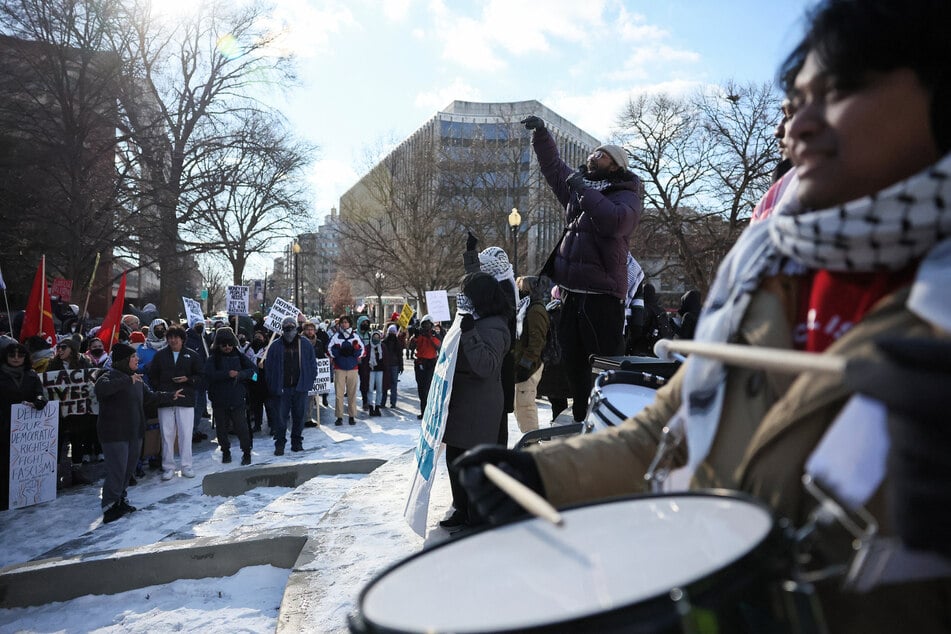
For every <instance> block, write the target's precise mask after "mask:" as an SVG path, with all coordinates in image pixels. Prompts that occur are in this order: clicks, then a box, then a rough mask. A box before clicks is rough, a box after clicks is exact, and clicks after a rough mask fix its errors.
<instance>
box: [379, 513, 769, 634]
mask: <svg viewBox="0 0 951 634" xmlns="http://www.w3.org/2000/svg"><path fill="white" fill-rule="evenodd" d="M562 515H563V517H564V525H563V526H554V525H552V524H550V523H548V522H545V521H542V520H538V519H529V520H524V521H521V522H517V523H514V524H508V525H505V526H501V527H497V528H494V529H491V530H486V531H482V532H480V533H477V534H474V535H472V536H469V537H464V538H462V539H459V540H457V541H450V542H446V543H444V544H441V545H439V546H437V547H434V548H432V549H430V550H428V551H423V552H421V553H419V554H417V555H414V556H413V557H411V558H409V559H407V560H405V561H404V562H402V563H400V564H397V565H396V566H394V567H393V568H391V569H389V570H388V571H386V572H385V573H383V574H382V575H381V576H380V577H378V578H377V579H376V580H375V581H373V582H372V583H371V584H370V585H369V586H368V587H367V588H365V589H364V591H363V593H362V594H361V598H360V614H361V616H362V617H363V619H364V621H365V622H366V623H367V624H368V625H372V626H375V627H377V628H379V629H381V630H401V631H414V632H424V631H425V632H441V631H452V632H486V631H500V630H518V629H526V628H530V627H539V626H543V625H548V624H557V623H565V622H568V621H577V620H579V619H583V618H585V617H587V616H592V615H597V614H599V613H603V612H606V611H609V610H614V609H618V608H622V607H625V606H630V605H633V604H636V603H638V602H641V601H644V600H647V599H651V598H654V597H658V596H662V595H665V594H667V593H668V592H669V591H670V589H671V588H674V587H685V586H687V585H689V584H690V583H691V582H692V581H695V580H698V579H702V578H703V577H706V576H708V575H710V574H711V573H714V572H715V571H717V570H719V569H721V568H723V567H724V566H727V565H729V564H730V563H732V562H734V561H736V560H737V559H739V558H741V557H742V556H743V555H745V554H747V553H749V552H750V551H752V550H753V549H754V548H756V546H757V545H758V544H760V543H761V542H763V541H764V540H765V539H766V537H767V536H768V535H769V533H770V531H771V529H772V526H773V520H772V517H771V515H770V513H769V511H768V510H767V509H766V508H765V507H763V506H762V505H760V504H758V503H755V502H753V501H751V500H748V499H746V498H742V497H738V496H719V495H706V494H686V495H668V496H651V497H640V498H630V499H621V500H615V501H611V502H606V503H601V504H594V505H589V506H583V507H576V508H573V509H569V510H566V511H563V513H562Z"/></svg>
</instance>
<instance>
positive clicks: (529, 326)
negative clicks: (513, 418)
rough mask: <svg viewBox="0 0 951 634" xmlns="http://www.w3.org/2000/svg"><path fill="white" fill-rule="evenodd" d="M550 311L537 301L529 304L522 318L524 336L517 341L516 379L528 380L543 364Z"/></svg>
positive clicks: (515, 357)
mask: <svg viewBox="0 0 951 634" xmlns="http://www.w3.org/2000/svg"><path fill="white" fill-rule="evenodd" d="M548 326H549V324H548V311H547V310H545V304H544V303H542V302H540V301H537V302H532V303H531V304H529V306H528V311H527V312H526V313H525V318H524V319H523V320H522V336H521V337H519V339H518V341H516V342H515V349H514V355H513V356H514V359H515V380H516V382H519V383H520V382H522V381H527V380H528V378H529V377H530V376H532V375H533V374H534V373H535V370H537V369H538V366H540V365H541V364H542V350H544V349H545V342H546V341H547V339H548Z"/></svg>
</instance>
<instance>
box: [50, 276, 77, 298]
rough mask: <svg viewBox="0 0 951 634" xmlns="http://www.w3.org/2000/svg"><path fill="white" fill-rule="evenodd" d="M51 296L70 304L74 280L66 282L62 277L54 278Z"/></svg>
mask: <svg viewBox="0 0 951 634" xmlns="http://www.w3.org/2000/svg"><path fill="white" fill-rule="evenodd" d="M50 295H56V296H57V297H59V299H60V301H62V302H68V301H69V300H71V299H72V298H73V280H64V279H63V278H61V277H54V278H53V285H52V286H51V287H50Z"/></svg>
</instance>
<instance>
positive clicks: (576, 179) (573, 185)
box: [565, 165, 588, 192]
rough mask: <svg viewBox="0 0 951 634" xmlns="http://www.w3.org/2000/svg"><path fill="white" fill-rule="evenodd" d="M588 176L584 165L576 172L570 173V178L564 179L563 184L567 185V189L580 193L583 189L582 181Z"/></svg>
mask: <svg viewBox="0 0 951 634" xmlns="http://www.w3.org/2000/svg"><path fill="white" fill-rule="evenodd" d="M587 176H588V168H587V166H585V165H581V166H579V167H578V171H576V172H574V173H572V175H571V176H569V177H568V178H566V179H565V182H566V183H568V189H570V190H571V191H575V192H580V191H581V190H582V189H584V179H585V178H587Z"/></svg>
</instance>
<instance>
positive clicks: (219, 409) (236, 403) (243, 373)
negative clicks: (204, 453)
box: [205, 327, 257, 465]
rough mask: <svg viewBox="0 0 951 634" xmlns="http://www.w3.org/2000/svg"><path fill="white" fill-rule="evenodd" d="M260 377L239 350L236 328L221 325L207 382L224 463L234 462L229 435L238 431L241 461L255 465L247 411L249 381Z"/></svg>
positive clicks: (210, 358) (211, 357) (208, 366)
mask: <svg viewBox="0 0 951 634" xmlns="http://www.w3.org/2000/svg"><path fill="white" fill-rule="evenodd" d="M256 376H257V373H256V372H255V370H254V364H253V363H251V360H250V359H248V357H247V356H245V355H243V354H241V352H239V351H238V339H237V338H236V337H235V336H234V331H233V330H231V328H228V327H223V328H219V329H218V330H217V331H216V332H215V342H214V344H212V346H211V354H210V356H209V357H208V361H206V362H205V381H206V382H207V384H208V396H209V397H210V399H211V407H212V412H213V413H214V417H215V431H216V432H217V433H218V448H219V449H220V450H221V462H223V463H229V462H231V440H230V439H229V437H228V434H229V432H234V433H235V434H236V435H237V436H238V443H239V444H240V446H241V452H242V454H243V455H242V458H241V464H242V465H249V464H251V434H250V430H249V429H248V421H247V413H246V412H247V409H246V408H247V400H248V388H247V384H248V382H249V381H251V380H252V379H254V378H255V377H256Z"/></svg>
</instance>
